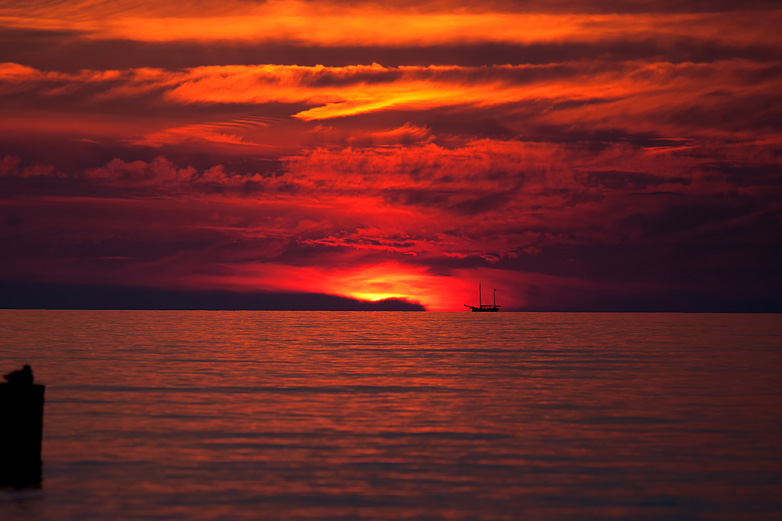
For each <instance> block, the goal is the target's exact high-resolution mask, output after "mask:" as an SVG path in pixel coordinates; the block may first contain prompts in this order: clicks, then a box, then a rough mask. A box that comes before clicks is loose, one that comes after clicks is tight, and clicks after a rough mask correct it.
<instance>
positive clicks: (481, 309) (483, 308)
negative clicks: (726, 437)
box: [464, 281, 500, 313]
mask: <svg viewBox="0 0 782 521" xmlns="http://www.w3.org/2000/svg"><path fill="white" fill-rule="evenodd" d="M482 293H483V292H482V291H481V283H480V281H479V282H478V306H468V305H467V304H465V305H464V307H466V308H470V310H471V311H472V312H473V313H496V312H497V311H499V310H500V306H498V305H497V288H494V303H493V304H483V294H482Z"/></svg>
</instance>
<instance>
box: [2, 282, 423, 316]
mask: <svg viewBox="0 0 782 521" xmlns="http://www.w3.org/2000/svg"><path fill="white" fill-rule="evenodd" d="M0 308H5V309H177V310H179V309H184V310H286V311H287V310H290V311H304V310H307V311H424V308H423V306H421V305H420V304H415V303H411V302H407V301H405V300H401V299H386V300H381V301H378V302H367V301H361V300H356V299H350V298H345V297H338V296H334V295H324V294H318V293H280V292H246V293H241V292H232V291H196V290H177V289H160V288H145V287H139V286H111V285H102V286H90V285H84V284H45V283H34V282H7V281H0Z"/></svg>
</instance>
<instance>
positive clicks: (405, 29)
mask: <svg viewBox="0 0 782 521" xmlns="http://www.w3.org/2000/svg"><path fill="white" fill-rule="evenodd" d="M781 19H782V12H781V11H780V10H768V11H767V14H766V16H764V17H763V19H762V20H758V18H757V16H755V15H754V13H746V12H742V11H741V10H733V11H729V12H720V13H646V14H644V15H643V16H638V15H636V14H634V13H633V14H597V13H592V14H580V13H577V14H572V13H547V12H545V11H544V10H542V9H538V10H536V12H517V11H514V10H512V9H503V8H502V5H498V4H495V5H492V4H487V5H485V6H482V7H480V8H472V9H471V8H469V7H466V6H464V5H463V3H460V2H434V3H430V4H429V5H426V4H424V5H422V6H418V5H416V6H411V5H402V6H400V7H396V8H395V7H394V6H392V5H388V4H382V3H369V2H367V3H357V4H352V3H351V4H345V3H344V2H317V3H316V2H303V1H298V0H293V1H291V0H277V1H269V2H262V3H248V2H243V1H239V0H226V1H224V2H219V3H209V2H195V3H188V4H187V5H183V4H181V3H180V2H160V1H155V2H153V1H151V0H147V1H140V0H112V1H110V2H109V1H96V0H82V1H76V2H61V3H57V4H54V5H52V4H51V3H49V2H32V1H31V2H23V3H7V4H5V5H4V6H3V7H1V8H0V24H2V25H4V26H6V27H17V28H33V29H45V30H75V31H79V32H81V33H83V34H84V35H85V36H87V37H89V38H95V39H129V40H139V41H154V42H162V41H169V42H170V41H201V42H215V41H248V42H269V41H292V42H297V43H304V44H311V45H339V46H345V45H383V46H404V45H432V44H452V43H460V44H461V43H466V42H514V43H529V42H541V41H545V42H559V41H564V40H576V41H596V40H599V39H607V38H610V39H617V38H620V37H623V36H633V37H638V36H639V35H640V36H643V35H649V34H656V35H660V36H668V37H670V36H675V35H686V36H690V35H698V36H701V37H707V38H720V39H722V40H724V41H734V42H747V41H756V40H757V39H758V38H761V39H764V40H767V41H777V42H778V41H779V32H778V30H777V28H778V27H779V24H780V20H781ZM378 20H383V23H382V24H378V23H377V21H378Z"/></svg>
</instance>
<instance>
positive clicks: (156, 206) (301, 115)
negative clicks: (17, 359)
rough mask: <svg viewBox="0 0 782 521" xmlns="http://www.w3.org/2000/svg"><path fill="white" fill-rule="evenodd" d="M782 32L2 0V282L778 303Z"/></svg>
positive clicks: (704, 304)
mask: <svg viewBox="0 0 782 521" xmlns="http://www.w3.org/2000/svg"><path fill="white" fill-rule="evenodd" d="M655 5H656V4H655ZM674 7H675V8H674ZM781 17H782V10H778V9H775V8H774V6H773V5H772V4H769V3H764V2H757V3H753V4H747V5H744V6H742V8H741V9H740V10H736V9H734V8H732V7H731V5H729V4H728V3H726V4H724V5H722V4H719V3H715V4H710V8H709V9H703V8H701V4H700V3H695V4H693V5H688V4H687V3H676V5H675V6H673V5H671V6H669V8H666V9H651V6H650V5H649V4H647V3H643V2H641V3H630V4H628V3H616V4H610V3H606V2H601V3H599V5H597V4H596V5H592V4H589V3H582V2H557V3H553V4H549V3H546V4H544V3H536V2H512V3H511V2H496V3H481V4H474V5H472V4H463V3H462V4H459V5H455V4H454V5H451V4H449V3H448V2H436V3H431V4H423V5H415V4H413V3H411V4H410V5H397V6H396V7H394V8H391V7H388V6H386V5H384V4H376V3H355V2H350V3H340V2H332V3H320V2H319V3H307V2H266V3H254V2H251V3H248V2H243V1H241V2H221V3H219V4H218V3H209V2H205V3H193V4H190V5H189V6H187V7H186V8H185V10H184V11H182V8H181V6H179V5H177V6H174V5H173V4H171V5H169V4H167V3H166V2H156V3H144V2H112V3H105V2H98V1H92V2H84V3H83V4H78V5H77V3H66V4H62V3H51V4H50V3H48V2H31V3H25V4H17V3H8V4H0V26H2V27H3V28H4V29H5V36H4V38H5V39H6V40H7V42H8V43H11V44H13V45H8V46H3V50H2V51H0V60H5V63H2V64H0V103H2V108H1V109H2V111H3V113H4V117H3V119H2V121H1V122H0V194H2V195H0V220H1V222H0V237H2V241H3V244H6V245H8V246H7V248H5V251H4V252H3V253H1V254H0V268H2V273H3V274H4V275H3V277H2V278H3V280H6V281H27V282H30V283H52V284H54V283H68V284H85V283H93V284H106V285H113V284H131V285H136V286H144V287H157V288H168V289H172V290H187V289H199V290H210V291H222V290H231V291H271V292H280V291H282V292H285V291H288V292H296V293H302V292H303V293H311V292H318V293H324V294H330V295H339V296H344V297H351V298H358V299H368V300H379V299H385V298H402V299H407V300H410V301H413V302H419V303H421V304H423V305H425V306H426V307H427V308H428V309H435V310H452V309H459V308H461V306H462V304H465V303H472V302H473V301H474V300H477V295H474V293H475V289H474V288H475V286H476V285H477V280H479V279H480V280H483V281H484V286H486V287H489V286H490V285H492V286H493V287H497V288H498V298H500V299H501V303H502V304H504V306H505V308H516V309H673V310H699V309H700V310H731V309H744V310H764V309H765V310H772V309H773V310H779V309H782V304H781V303H780V299H779V295H780V293H779V288H780V287H782V284H780V283H781V282H782V278H781V277H780V275H779V274H778V269H777V267H776V265H777V263H778V261H777V259H778V255H779V251H780V239H779V237H780V236H782V234H780V232H782V230H780V228H782V211H781V209H780V207H781V206H782V203H781V202H780V201H782V197H780V196H781V195H782V188H781V187H782V169H780V164H781V163H782V161H781V158H780V143H781V142H782V128H781V126H780V121H782V103H780V98H779V94H778V93H779V92H782V68H780V66H779V63H780V61H779V59H780V51H779V49H780V48H782V46H780V45H779V44H780V41H779V40H780V36H779V34H778V31H777V30H776V29H775V27H777V26H778V25H779V21H780V18H781ZM378 20H383V21H384V22H383V23H382V24H380V25H378V23H377V21H378ZM386 27H387V28H388V29H386ZM74 50H80V51H82V52H76V53H74V52H71V51H74ZM259 57H260V58H263V60H258V58H259Z"/></svg>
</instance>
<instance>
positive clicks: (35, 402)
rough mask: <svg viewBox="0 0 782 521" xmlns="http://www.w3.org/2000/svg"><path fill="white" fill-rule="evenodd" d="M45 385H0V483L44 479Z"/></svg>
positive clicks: (35, 482)
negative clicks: (42, 457) (42, 440)
mask: <svg viewBox="0 0 782 521" xmlns="http://www.w3.org/2000/svg"><path fill="white" fill-rule="evenodd" d="M44 391H45V386H43V385H35V384H28V385H24V384H13V383H8V384H6V383H2V384H0V485H4V486H30V485H36V484H40V482H41V439H42V436H43V403H44Z"/></svg>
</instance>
